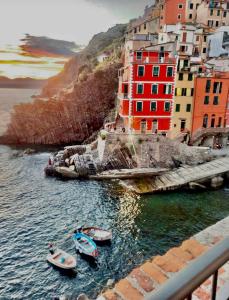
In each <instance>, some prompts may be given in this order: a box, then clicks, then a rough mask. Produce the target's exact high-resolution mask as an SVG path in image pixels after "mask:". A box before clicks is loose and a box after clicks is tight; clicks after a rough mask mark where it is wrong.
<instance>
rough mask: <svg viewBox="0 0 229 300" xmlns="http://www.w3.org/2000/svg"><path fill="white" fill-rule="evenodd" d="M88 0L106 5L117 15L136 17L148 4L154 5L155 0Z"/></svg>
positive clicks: (102, 5) (99, 4)
mask: <svg viewBox="0 0 229 300" xmlns="http://www.w3.org/2000/svg"><path fill="white" fill-rule="evenodd" d="M86 1H87V2H90V3H93V4H96V5H98V6H101V7H105V8H106V9H107V10H109V11H110V12H112V13H114V14H115V15H116V16H119V17H120V16H121V17H123V18H125V19H126V18H135V17H138V16H139V15H141V14H142V13H143V11H144V8H145V6H146V5H152V4H153V3H154V0H140V1H139V0H115V1H114V0H86Z"/></svg>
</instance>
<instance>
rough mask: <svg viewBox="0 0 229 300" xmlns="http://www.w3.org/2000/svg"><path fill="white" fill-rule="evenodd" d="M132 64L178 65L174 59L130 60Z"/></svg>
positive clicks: (145, 58)
mask: <svg viewBox="0 0 229 300" xmlns="http://www.w3.org/2000/svg"><path fill="white" fill-rule="evenodd" d="M130 62H131V63H135V64H174V65H175V64H176V58H174V57H161V58H157V57H143V58H136V57H131V58H130Z"/></svg>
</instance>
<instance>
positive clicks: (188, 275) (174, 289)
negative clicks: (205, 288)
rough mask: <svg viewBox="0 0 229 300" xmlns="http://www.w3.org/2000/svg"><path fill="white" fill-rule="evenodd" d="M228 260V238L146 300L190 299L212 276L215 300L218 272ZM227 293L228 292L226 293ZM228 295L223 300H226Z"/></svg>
mask: <svg viewBox="0 0 229 300" xmlns="http://www.w3.org/2000/svg"><path fill="white" fill-rule="evenodd" d="M228 260H229V237H226V238H225V239H224V240H223V241H221V242H220V243H218V244H217V245H215V246H213V247H212V248H211V249H210V250H208V251H207V252H205V253H204V254H202V255H201V256H200V257H198V258H197V259H195V260H194V261H193V262H191V263H190V264H189V265H188V266H187V267H186V268H184V269H183V270H181V271H180V272H178V273H177V274H176V275H174V277H172V278H171V279H170V280H168V281H167V282H166V283H165V284H164V285H162V286H161V287H160V288H159V289H158V290H157V291H156V292H152V293H151V294H150V295H149V296H148V297H146V300H183V299H188V300H191V299H192V294H193V292H194V291H195V290H196V289H197V288H198V287H199V286H200V285H201V284H202V283H203V282H205V280H207V279H208V278H209V277H210V276H212V275H213V280H212V292H211V300H215V299H216V293H217V281H218V270H219V268H220V267H222V266H223V265H224V264H225V263H226V262H228ZM228 293H229V292H228ZM227 297H229V294H228V295H227V296H226V298H225V299H228V298H227Z"/></svg>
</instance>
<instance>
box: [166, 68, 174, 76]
mask: <svg viewBox="0 0 229 300" xmlns="http://www.w3.org/2000/svg"><path fill="white" fill-rule="evenodd" d="M172 76H173V67H167V77H172Z"/></svg>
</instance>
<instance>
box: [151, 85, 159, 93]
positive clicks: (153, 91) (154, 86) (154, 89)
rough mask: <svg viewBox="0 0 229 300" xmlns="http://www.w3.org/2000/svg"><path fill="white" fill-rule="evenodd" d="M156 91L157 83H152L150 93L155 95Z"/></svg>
mask: <svg viewBox="0 0 229 300" xmlns="http://www.w3.org/2000/svg"><path fill="white" fill-rule="evenodd" d="M157 93H158V85H157V84H152V94H153V95H157Z"/></svg>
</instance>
